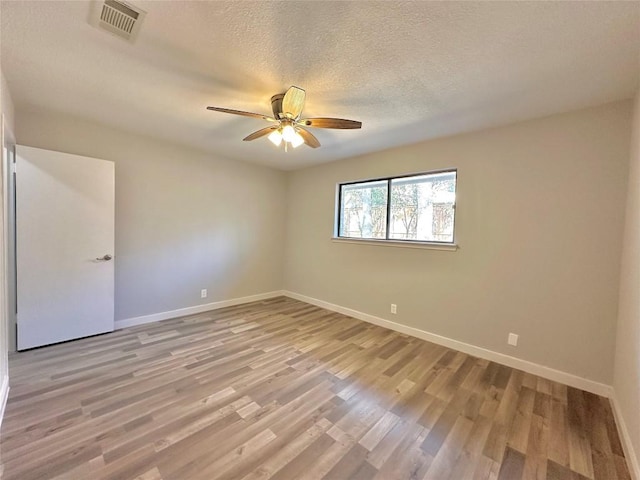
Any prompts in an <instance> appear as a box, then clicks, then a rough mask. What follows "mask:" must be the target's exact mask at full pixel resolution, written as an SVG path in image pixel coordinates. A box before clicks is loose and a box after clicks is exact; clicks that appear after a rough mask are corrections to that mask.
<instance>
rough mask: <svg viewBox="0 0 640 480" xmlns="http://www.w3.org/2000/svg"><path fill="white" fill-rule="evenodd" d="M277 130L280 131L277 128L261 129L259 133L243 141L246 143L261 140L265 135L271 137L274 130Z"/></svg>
mask: <svg viewBox="0 0 640 480" xmlns="http://www.w3.org/2000/svg"><path fill="white" fill-rule="evenodd" d="M277 129H278V127H277V126H274V127H266V128H261V129H260V130H258V131H257V132H253V133H252V134H251V135H247V136H246V137H245V138H243V139H242V140H244V141H245V142H250V141H251V140H255V139H256V138H260V137H264V136H265V135H269V134H270V133H271V132H273V131H274V130H277Z"/></svg>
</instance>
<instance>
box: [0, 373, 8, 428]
mask: <svg viewBox="0 0 640 480" xmlns="http://www.w3.org/2000/svg"><path fill="white" fill-rule="evenodd" d="M8 399H9V375H5V376H4V378H3V379H2V384H1V385H0V425H2V419H3V418H4V409H5V407H6V406H7V400H8Z"/></svg>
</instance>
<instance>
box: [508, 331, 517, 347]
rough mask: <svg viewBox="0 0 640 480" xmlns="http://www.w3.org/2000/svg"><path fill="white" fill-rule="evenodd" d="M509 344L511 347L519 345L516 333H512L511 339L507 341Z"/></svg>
mask: <svg viewBox="0 0 640 480" xmlns="http://www.w3.org/2000/svg"><path fill="white" fill-rule="evenodd" d="M507 343H508V344H509V345H513V346H514V347H515V346H517V345H518V335H516V334H515V333H510V334H509V338H508V340H507Z"/></svg>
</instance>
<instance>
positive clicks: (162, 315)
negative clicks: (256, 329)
mask: <svg viewBox="0 0 640 480" xmlns="http://www.w3.org/2000/svg"><path fill="white" fill-rule="evenodd" d="M282 295H284V292H283V291H282V290H275V291H273V292H266V293H259V294H257V295H249V296H248V297H239V298H232V299H229V300H221V301H219V302H212V303H205V304H203V305H195V306H193V307H186V308H179V309H178V310H170V311H168V312H159V313H153V314H151V315H142V316H140V317H132V318H125V319H123V320H116V322H115V329H116V330H120V329H121V328H127V327H133V326H135V325H143V324H145V323H152V322H159V321H161V320H168V319H170V318H177V317H184V316H186V315H195V314H196V313H202V312H208V311H209V310H217V309H219V308H225V307H233V306H234V305H240V304H243V303H249V302H257V301H260V300H266V299H268V298H274V297H280V296H282Z"/></svg>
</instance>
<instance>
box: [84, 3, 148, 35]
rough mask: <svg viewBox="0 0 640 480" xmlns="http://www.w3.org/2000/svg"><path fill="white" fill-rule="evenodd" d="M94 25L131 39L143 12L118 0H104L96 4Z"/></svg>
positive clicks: (138, 25)
mask: <svg viewBox="0 0 640 480" xmlns="http://www.w3.org/2000/svg"><path fill="white" fill-rule="evenodd" d="M95 13H96V14H97V15H96V16H95V17H94V18H95V20H94V22H92V23H94V25H96V26H99V27H101V28H104V29H105V30H108V31H110V32H111V33H115V34H116V35H119V36H120V37H123V38H126V39H127V40H131V41H133V40H134V38H135V36H136V35H137V33H138V31H139V29H140V23H141V22H142V19H143V18H144V16H145V12H144V11H142V10H140V9H138V8H136V7H134V6H132V5H130V4H127V3H124V2H120V1H118V0H104V3H102V2H100V3H99V4H97V5H96V8H95Z"/></svg>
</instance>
